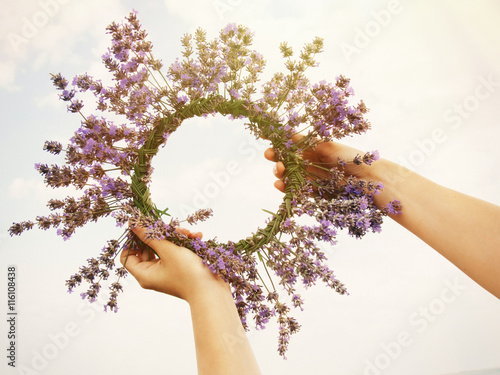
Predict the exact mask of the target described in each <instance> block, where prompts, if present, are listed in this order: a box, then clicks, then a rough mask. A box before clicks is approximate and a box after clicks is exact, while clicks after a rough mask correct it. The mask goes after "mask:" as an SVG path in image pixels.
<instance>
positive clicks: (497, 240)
mask: <svg viewBox="0 0 500 375" xmlns="http://www.w3.org/2000/svg"><path fill="white" fill-rule="evenodd" d="M356 154H361V155H362V154H363V153H362V152H361V151H359V150H356V149H353V148H351V147H348V146H345V145H342V144H338V143H334V142H328V143H322V144H320V145H318V146H317V147H316V148H315V149H314V150H309V151H308V152H306V153H304V155H305V157H307V158H308V159H309V160H311V161H312V162H313V163H317V164H321V165H322V166H327V167H333V166H335V165H337V160H338V158H339V157H340V158H342V159H344V160H352V159H353V158H354V156H356ZM265 156H266V158H268V159H269V160H274V153H273V151H272V150H267V151H266V154H265ZM283 172H284V166H283V164H282V163H280V162H278V163H277V165H276V170H275V174H276V176H277V177H278V178H281V177H282V176H283ZM345 172H346V173H347V174H350V175H354V176H356V177H359V178H361V179H365V180H372V181H380V182H382V183H383V184H384V190H383V191H382V193H381V194H380V195H378V196H376V197H375V199H376V201H375V202H376V204H377V205H378V206H379V207H382V206H384V205H386V204H387V203H388V202H390V201H392V200H393V199H397V200H399V201H400V202H401V204H402V206H403V209H402V214H399V215H390V216H391V217H392V218H393V219H394V220H395V221H397V222H398V223H399V224H401V225H402V226H403V227H405V228H406V229H408V230H409V231H411V232H412V233H414V234H415V235H416V236H418V237H419V238H420V239H422V240H423V241H425V242H426V243H427V244H428V245H430V246H431V247H432V248H434V249H435V250H436V251H437V252H439V253H440V254H441V255H443V256H444V257H445V258H446V259H448V260H449V261H450V262H452V263H453V264H454V265H455V266H457V267H458V268H459V269H461V270H462V271H463V272H464V273H465V274H467V275H468V276H469V277H470V278H471V279H473V280H474V281H475V282H477V283H478V284H479V285H481V286H482V287H483V288H484V289H486V290H487V291H489V292H490V293H492V294H493V295H494V296H496V297H497V298H500V207H498V206H496V205H493V204H491V203H488V202H485V201H482V200H480V199H477V198H473V197H470V196H468V195H465V194H462V193H459V192H456V191H454V190H451V189H448V188H445V187H443V186H440V185H438V184H436V183H434V182H432V181H430V180H428V179H426V178H424V177H422V176H420V175H418V174H416V173H414V172H412V171H410V170H408V169H406V168H404V167H402V166H399V165H398V164H395V163H392V162H390V161H388V160H379V161H376V162H374V163H373V164H372V165H371V166H367V165H355V164H347V165H346V167H345ZM275 186H276V188H278V189H279V190H282V191H283V190H284V184H283V182H282V181H281V180H278V181H276V183H275Z"/></svg>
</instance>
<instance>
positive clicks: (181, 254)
mask: <svg viewBox="0 0 500 375" xmlns="http://www.w3.org/2000/svg"><path fill="white" fill-rule="evenodd" d="M131 230H132V231H133V232H134V233H135V234H136V235H137V237H138V238H139V239H140V240H141V241H143V242H144V243H145V244H146V245H148V246H149V247H151V248H152V249H153V250H154V251H155V252H156V254H157V255H158V256H156V255H155V254H154V253H152V252H151V251H150V250H147V249H138V250H131V249H124V250H123V251H122V253H121V256H120V261H121V262H122V264H123V265H124V267H125V268H126V269H127V270H128V271H129V272H130V273H131V274H132V276H134V277H135V278H136V279H137V281H138V282H139V284H140V285H141V287H143V288H144V289H152V290H156V291H158V292H162V293H166V294H169V295H172V296H174V297H178V298H181V299H184V300H186V301H187V302H188V303H190V301H192V300H193V299H195V298H196V297H197V296H198V295H199V294H200V293H203V292H204V291H206V290H207V288H223V289H227V290H230V289H229V285H228V284H227V283H226V282H224V281H223V280H221V279H220V278H219V277H218V276H216V275H215V274H213V273H212V271H210V269H209V268H208V267H207V266H206V265H204V264H203V263H202V261H201V258H200V257H199V256H198V255H196V254H195V253H193V252H192V251H191V250H189V249H186V248H184V247H180V246H177V245H175V244H173V243H172V242H170V241H166V240H161V241H160V240H155V239H147V237H146V229H145V228H142V227H136V228H131ZM177 231H178V232H180V233H183V234H185V235H187V236H188V237H190V238H196V237H201V236H202V235H201V233H191V232H190V231H189V230H187V229H178V230H177Z"/></svg>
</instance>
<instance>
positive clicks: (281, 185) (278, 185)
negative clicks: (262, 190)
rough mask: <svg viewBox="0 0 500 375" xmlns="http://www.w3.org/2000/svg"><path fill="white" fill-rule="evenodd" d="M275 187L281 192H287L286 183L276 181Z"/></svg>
mask: <svg viewBox="0 0 500 375" xmlns="http://www.w3.org/2000/svg"><path fill="white" fill-rule="evenodd" d="M274 187H275V188H276V189H278V190H279V191H281V192H282V193H284V192H285V183H284V182H283V181H281V180H278V181H275V182H274Z"/></svg>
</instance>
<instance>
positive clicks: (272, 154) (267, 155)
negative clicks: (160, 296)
mask: <svg viewBox="0 0 500 375" xmlns="http://www.w3.org/2000/svg"><path fill="white" fill-rule="evenodd" d="M264 157H265V158H266V159H267V160H270V161H276V160H275V158H276V153H275V152H274V150H273V149H272V148H268V149H267V150H266V151H264Z"/></svg>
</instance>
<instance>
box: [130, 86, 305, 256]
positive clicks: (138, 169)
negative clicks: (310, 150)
mask: <svg viewBox="0 0 500 375" xmlns="http://www.w3.org/2000/svg"><path fill="white" fill-rule="evenodd" d="M214 112H215V113H219V114H221V115H223V116H226V115H233V116H234V117H235V118H238V117H240V116H243V117H245V118H247V119H248V120H249V121H250V127H251V129H250V130H252V131H253V132H254V133H256V134H257V135H258V136H260V137H261V138H265V139H268V140H270V141H271V143H272V145H273V147H274V148H275V149H277V150H280V154H281V155H282V156H283V160H282V161H283V163H284V164H285V168H286V169H285V170H286V174H285V178H286V180H287V186H286V191H285V196H284V199H283V203H282V204H281V205H280V207H279V209H278V211H277V212H276V213H275V214H273V218H272V219H271V221H270V222H269V223H268V224H267V226H266V227H265V228H263V229H258V230H257V231H256V233H254V234H253V235H251V236H250V237H247V238H246V239H244V240H241V241H239V242H238V243H236V244H235V249H236V251H237V252H242V251H244V252H246V253H247V254H252V253H254V252H258V251H259V250H260V249H261V248H262V247H263V246H264V245H266V244H267V243H269V242H271V241H274V239H275V235H276V234H277V233H278V232H279V231H280V226H281V223H282V222H283V221H284V220H286V219H287V218H289V217H291V216H292V203H291V202H292V198H293V196H294V192H296V191H298V190H300V189H301V188H302V186H303V185H304V184H305V178H304V176H305V173H306V172H305V166H304V164H303V163H302V161H301V159H300V158H299V157H297V155H296V154H295V153H294V152H293V151H294V150H296V148H297V146H295V145H292V146H291V147H292V148H291V149H290V150H288V149H286V147H285V146H284V143H283V139H284V138H285V137H284V132H283V130H281V129H280V127H279V124H278V123H277V122H276V121H274V119H273V117H272V116H271V115H269V114H267V113H264V112H261V111H258V110H257V109H256V108H255V106H254V105H253V104H252V103H250V102H248V101H246V100H226V99H224V98H223V97H222V96H219V95H214V96H211V97H208V98H200V99H196V100H193V101H191V102H190V103H189V104H186V105H184V106H183V107H181V108H180V109H179V110H178V111H176V112H175V113H172V114H171V115H169V116H168V117H164V118H163V119H162V120H161V121H160V123H159V124H158V125H156V126H155V127H154V128H153V130H152V131H151V133H150V135H149V138H148V139H147V141H146V142H145V144H144V145H143V146H142V147H141V148H140V149H139V150H138V151H137V154H138V162H137V163H136V164H135V165H134V168H133V175H132V184H131V189H132V193H133V195H134V205H135V206H136V207H138V208H139V209H140V210H141V212H142V213H143V214H144V215H148V216H153V218H154V219H159V218H160V216H161V214H162V213H161V212H160V211H159V210H158V209H157V208H156V206H155V205H154V203H153V202H152V200H151V194H150V191H149V188H148V184H149V181H150V173H151V160H152V158H153V156H154V155H156V154H157V152H158V148H159V147H160V146H161V145H162V144H163V143H164V142H165V138H164V137H163V135H164V134H165V133H172V132H173V131H175V130H176V129H177V128H178V127H179V126H180V124H181V123H182V121H183V120H185V119H188V118H192V117H195V116H203V115H206V114H212V113H214ZM164 211H165V210H164ZM267 212H269V211H267ZM188 247H189V246H188Z"/></svg>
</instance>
